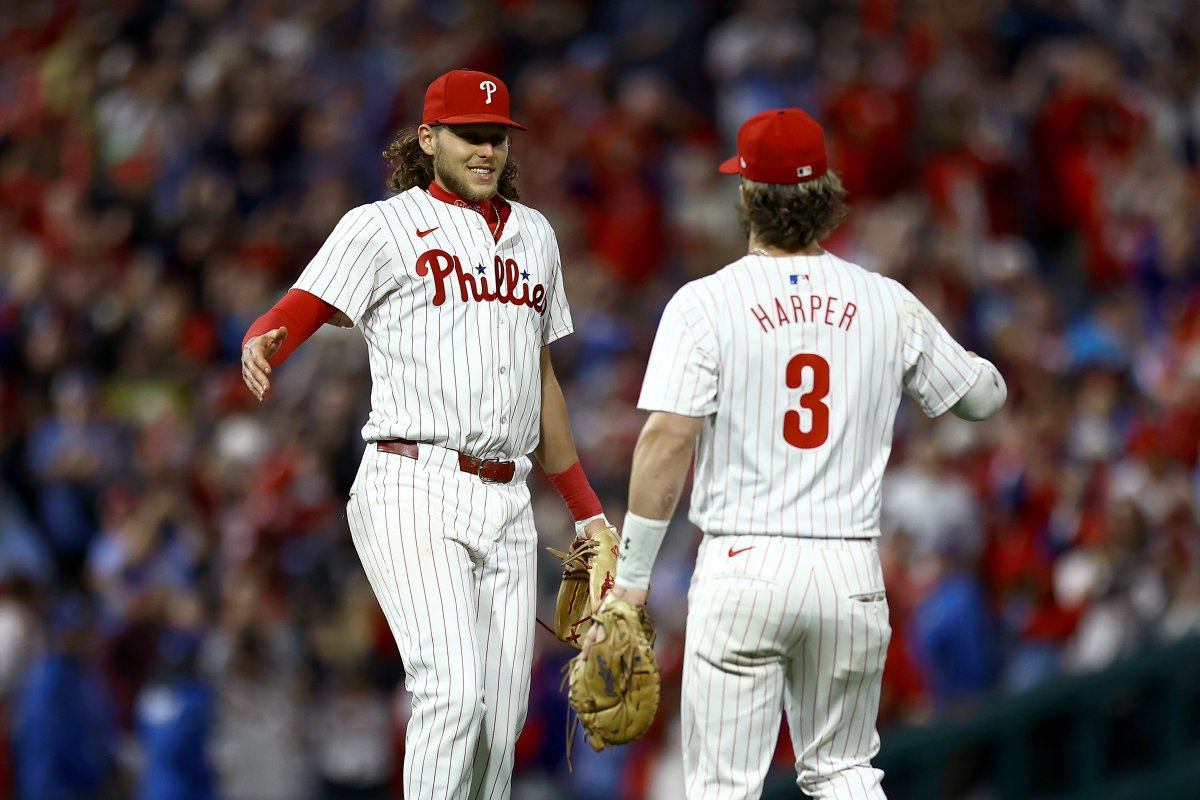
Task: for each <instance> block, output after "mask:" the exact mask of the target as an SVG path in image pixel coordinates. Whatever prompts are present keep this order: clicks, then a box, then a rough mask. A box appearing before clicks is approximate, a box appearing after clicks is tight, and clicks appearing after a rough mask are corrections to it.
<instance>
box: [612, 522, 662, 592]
mask: <svg viewBox="0 0 1200 800" xmlns="http://www.w3.org/2000/svg"><path fill="white" fill-rule="evenodd" d="M670 524H671V520H669V519H647V518H646V517H639V516H638V515H637V514H634V513H632V512H628V513H626V514H625V526H624V527H623V528H622V529H621V554H620V555H619V556H618V557H617V575H616V577H615V578H613V583H615V584H616V585H617V586H620V587H622V588H625V589H649V588H650V571H651V570H652V569H654V561H655V559H657V558H658V550H659V548H661V547H662V543H663V537H664V536H666V535H667V526H668V525H670Z"/></svg>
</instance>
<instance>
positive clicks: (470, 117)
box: [435, 114, 529, 131]
mask: <svg viewBox="0 0 1200 800" xmlns="http://www.w3.org/2000/svg"><path fill="white" fill-rule="evenodd" d="M435 122H437V123H439V124H441V125H507V126H508V127H510V128H516V129H517V130H519V131H527V130H529V129H528V128H526V127H525V126H524V125H522V124H520V123H519V122H513V121H512V120H511V119H509V118H508V117H502V116H500V115H499V114H460V115H459V116H457V117H443V118H442V119H439V120H435Z"/></svg>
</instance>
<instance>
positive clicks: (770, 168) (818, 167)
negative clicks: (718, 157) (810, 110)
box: [718, 108, 829, 183]
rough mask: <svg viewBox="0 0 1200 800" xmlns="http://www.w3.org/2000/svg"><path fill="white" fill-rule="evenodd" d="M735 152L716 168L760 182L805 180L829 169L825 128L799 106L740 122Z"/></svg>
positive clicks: (772, 110)
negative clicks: (736, 151)
mask: <svg viewBox="0 0 1200 800" xmlns="http://www.w3.org/2000/svg"><path fill="white" fill-rule="evenodd" d="M737 148H738V154H737V155H736V156H734V157H733V158H730V159H728V160H726V161H724V162H722V164H721V166H720V167H718V169H719V170H720V171H721V172H723V173H724V174H726V175H742V176H743V177H746V178H749V179H750V180H752V181H758V182H759V183H805V182H807V181H813V180H816V179H817V178H819V177H821V176H822V175H824V174H825V173H826V172H828V171H829V166H828V164H827V163H826V160H825V131H823V130H821V126H820V125H818V124H817V123H816V121H815V120H814V119H813V118H812V117H810V116H809V115H808V114H805V113H804V112H803V111H801V110H800V109H798V108H772V109H770V110H768V111H763V112H760V113H758V114H755V115H754V116H753V117H751V118H750V119H748V120H746V121H745V122H743V123H742V127H741V128H739V129H738V136H737Z"/></svg>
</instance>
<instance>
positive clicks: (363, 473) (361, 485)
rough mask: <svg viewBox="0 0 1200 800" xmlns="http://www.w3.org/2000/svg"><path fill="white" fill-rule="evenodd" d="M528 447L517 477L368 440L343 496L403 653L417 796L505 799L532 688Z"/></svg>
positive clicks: (408, 763) (412, 785)
mask: <svg viewBox="0 0 1200 800" xmlns="http://www.w3.org/2000/svg"><path fill="white" fill-rule="evenodd" d="M529 468H530V462H529V459H528V458H522V459H518V461H517V474H516V477H515V478H514V480H513V481H512V482H511V483H509V484H487V483H483V482H482V481H480V480H479V478H477V477H476V476H474V475H470V474H467V473H465V472H461V471H459V469H458V461H457V454H455V453H454V452H453V451H450V450H445V449H443V448H438V447H433V446H429V445H421V446H420V452H419V456H418V459H417V460H413V459H410V458H406V457H403V456H399V455H394V454H389V453H380V452H378V451H377V450H376V448H375V447H374V445H371V444H368V445H367V448H366V451H365V452H364V454H363V460H362V464H361V465H360V467H359V471H358V475H357V477H356V478H355V481H354V486H353V488H352V489H351V492H350V500H349V502H348V503H347V506H346V510H347V519H348V521H349V524H350V532H351V535H352V537H353V540H354V546H355V549H356V550H357V551H358V555H359V558H360V559H361V560H362V565H363V568H364V570H365V572H366V574H367V578H368V580H369V581H370V583H371V588H372V589H373V590H374V592H375V597H376V599H377V600H378V601H379V604H380V607H381V608H382V609H383V612H384V614H385V615H386V616H387V620H388V624H389V625H390V626H391V630H392V635H393V636H394V637H395V639H396V646H397V647H398V649H399V651H400V656H401V658H402V659H403V662H404V669H405V687H406V688H407V689H408V691H409V692H410V694H411V695H412V717H411V719H410V720H409V725H408V731H407V732H406V738H405V743H406V746H405V760H404V796H405V797H406V798H409V800H505V799H506V798H508V797H509V793H510V792H511V784H512V766H513V750H514V746H515V744H516V740H517V736H518V734H519V733H520V731H521V727H522V726H523V725H524V724H525V714H526V710H527V706H528V701H529V682H530V671H531V669H532V664H533V626H534V603H535V591H536V582H535V579H534V569H535V562H536V545H537V533H536V531H535V530H534V525H533V510H532V507H531V506H530V498H529V489H528V487H527V486H526V485H525V477H526V476H527V475H528V474H529Z"/></svg>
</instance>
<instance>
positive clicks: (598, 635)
mask: <svg viewBox="0 0 1200 800" xmlns="http://www.w3.org/2000/svg"><path fill="white" fill-rule="evenodd" d="M609 591H610V592H612V594H613V595H615V596H617V597H619V598H621V599H622V600H624V601H625V602H627V603H629V604H630V605H631V606H636V607H641V606H644V605H646V600H647V599H649V597H650V590H649V589H626V588H625V587H624V586H614V587H613V588H612V589H610V590H609ZM603 641H604V625H603V624H601V623H598V622H593V623H592V627H590V628H588V632H587V634H586V635H585V636H584V637H583V648H582V653H581V658H583V659H585V660H586V659H587V657H588V654H589V653H591V650H592V646H593V645H595V644H598V643H599V642H603Z"/></svg>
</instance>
